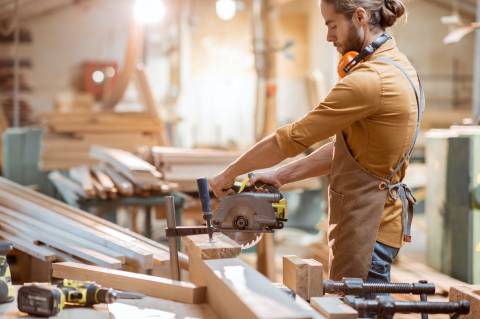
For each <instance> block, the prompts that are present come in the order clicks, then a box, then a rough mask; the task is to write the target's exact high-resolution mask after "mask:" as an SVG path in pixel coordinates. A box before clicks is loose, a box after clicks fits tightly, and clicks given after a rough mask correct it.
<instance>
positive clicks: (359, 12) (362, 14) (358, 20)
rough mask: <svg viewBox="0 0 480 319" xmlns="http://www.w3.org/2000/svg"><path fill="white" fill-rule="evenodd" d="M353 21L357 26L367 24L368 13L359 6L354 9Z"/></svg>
mask: <svg viewBox="0 0 480 319" xmlns="http://www.w3.org/2000/svg"><path fill="white" fill-rule="evenodd" d="M352 20H353V23H354V24H355V25H356V26H357V27H361V26H365V25H367V24H368V13H367V11H365V9H364V8H362V7H359V8H357V9H355V11H354V12H353V15H352Z"/></svg>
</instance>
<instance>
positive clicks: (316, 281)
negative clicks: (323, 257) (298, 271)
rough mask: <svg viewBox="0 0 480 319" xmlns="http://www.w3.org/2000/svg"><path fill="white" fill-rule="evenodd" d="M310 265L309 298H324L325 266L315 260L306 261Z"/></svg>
mask: <svg viewBox="0 0 480 319" xmlns="http://www.w3.org/2000/svg"><path fill="white" fill-rule="evenodd" d="M304 261H305V262H306V263H307V265H308V282H307V285H308V298H307V300H310V298H312V297H319V296H323V265H322V263H321V262H319V261H318V260H315V259H304Z"/></svg>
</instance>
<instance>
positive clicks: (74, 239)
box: [0, 206, 125, 264]
mask: <svg viewBox="0 0 480 319" xmlns="http://www.w3.org/2000/svg"><path fill="white" fill-rule="evenodd" d="M0 214H4V215H7V216H9V217H11V218H14V219H17V220H19V221H21V222H23V223H25V224H26V225H29V226H30V227H32V228H34V230H35V232H32V233H29V236H30V237H35V234H37V233H38V232H42V233H44V234H48V235H49V236H52V237H55V238H59V239H62V240H64V241H65V242H66V243H68V242H71V243H73V244H80V245H82V246H84V247H86V248H89V249H92V250H95V251H98V252H100V253H102V254H104V255H107V256H110V257H112V258H114V259H117V260H119V261H120V262H121V263H122V264H123V263H125V256H124V255H122V254H121V253H118V252H116V251H114V250H112V249H108V248H105V247H104V246H101V245H98V244H96V243H93V242H91V241H89V240H84V239H82V238H81V237H78V236H76V235H74V234H71V233H70V232H69V231H68V230H67V231H66V230H62V229H60V228H59V227H55V226H52V225H49V224H47V223H44V222H41V221H39V220H36V219H32V218H31V217H28V216H25V215H23V214H22V213H19V212H17V211H13V210H11V209H9V208H7V207H2V206H0ZM67 252H68V251H67Z"/></svg>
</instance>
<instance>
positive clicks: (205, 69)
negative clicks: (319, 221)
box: [25, 0, 474, 148]
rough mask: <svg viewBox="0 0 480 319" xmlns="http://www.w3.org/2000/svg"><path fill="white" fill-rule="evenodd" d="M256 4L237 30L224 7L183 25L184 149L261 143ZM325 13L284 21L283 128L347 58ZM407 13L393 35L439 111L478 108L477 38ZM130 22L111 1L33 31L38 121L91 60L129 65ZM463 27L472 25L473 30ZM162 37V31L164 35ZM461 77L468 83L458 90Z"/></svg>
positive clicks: (237, 21) (160, 83)
mask: <svg viewBox="0 0 480 319" xmlns="http://www.w3.org/2000/svg"><path fill="white" fill-rule="evenodd" d="M250 3H251V1H245V8H244V9H243V10H241V11H239V12H237V14H236V16H235V17H234V19H233V20H231V21H222V20H220V19H219V18H218V17H217V16H216V14H215V1H213V0H212V1H205V0H190V4H191V7H190V10H191V12H192V18H189V19H186V21H184V22H183V24H184V25H183V27H184V29H183V31H184V33H183V34H182V41H181V43H182V44H181V45H182V55H181V56H182V61H181V69H182V71H181V73H182V87H181V92H180V93H181V95H180V99H179V100H178V111H179V114H178V115H179V116H180V117H181V118H182V122H181V124H180V125H179V134H178V136H179V139H178V141H179V142H180V143H181V144H182V145H184V146H192V145H223V146H226V145H228V144H234V145H236V146H238V147H240V148H245V147H248V146H249V145H251V143H253V141H254V140H253V113H254V104H255V99H254V92H255V72H254V60H253V55H252V52H251V48H252V43H251V21H250V13H249V12H250V9H249V6H250ZM317 3H318V2H317V0H298V1H291V2H290V3H289V4H287V5H285V6H283V7H282V8H281V9H280V10H278V12H277V15H278V24H279V28H280V30H281V36H280V37H279V40H278V43H277V44H279V45H281V44H283V43H285V41H287V40H289V39H293V41H294V46H293V47H292V48H291V49H290V50H289V52H287V53H288V54H291V55H292V56H293V59H289V58H287V56H286V55H285V54H283V53H281V54H279V56H278V59H277V74H278V92H277V94H278V95H277V97H278V98H277V101H278V123H279V125H281V124H284V123H287V122H289V121H292V120H294V119H296V118H298V117H300V116H301V115H303V114H304V113H305V112H307V111H308V110H309V109H311V108H312V107H314V106H315V104H316V103H311V102H310V100H309V99H308V97H307V91H306V85H305V77H306V76H307V75H308V74H309V73H311V72H312V71H313V70H315V71H317V75H319V76H320V78H321V81H320V82H321V83H320V84H321V86H323V88H324V89H323V93H324V94H325V93H326V92H328V90H329V89H330V88H331V87H332V86H333V85H334V83H335V81H336V79H337V77H336V71H335V69H336V60H337V58H338V57H337V54H336V52H335V50H334V48H333V47H332V46H331V45H330V44H329V43H326V41H325V37H326V33H325V32H326V28H325V26H324V22H323V20H322V18H321V14H320V9H319V8H318V4H317ZM407 6H408V11H409V22H408V24H406V25H400V26H398V27H396V28H394V29H393V30H392V33H393V34H394V35H395V37H396V39H397V42H398V44H399V46H400V48H401V50H402V51H403V52H405V53H406V54H407V55H408V56H409V58H410V59H411V60H412V62H413V63H414V64H415V66H416V67H417V69H418V70H419V72H420V74H421V75H422V76H423V78H424V81H425V86H426V94H427V102H428V106H429V108H437V107H438V108H440V107H441V108H451V107H452V105H453V104H454V103H453V102H454V98H455V99H456V100H455V101H456V102H455V103H456V104H458V105H457V107H464V108H465V107H470V104H469V101H470V99H471V80H469V79H468V77H469V76H470V75H471V72H472V70H471V69H472V66H471V61H472V60H473V45H474V41H473V40H474V39H473V36H471V35H469V36H467V37H466V38H465V39H463V40H462V41H461V42H460V43H458V44H456V45H453V46H449V47H447V46H445V45H443V44H442V42H441V40H442V38H443V37H444V36H445V35H446V34H447V33H448V28H447V26H443V25H441V24H440V17H441V16H445V15H450V14H451V12H450V9H449V8H448V7H441V6H438V5H436V4H434V3H432V2H428V1H409V2H407ZM113 13H114V14H113ZM130 15H131V1H116V0H102V1H92V2H85V3H82V4H81V5H72V6H70V7H68V8H66V9H63V10H61V11H58V12H55V13H53V14H51V15H44V16H41V17H38V18H35V19H33V20H31V21H27V22H26V23H25V25H26V26H27V27H28V28H29V29H30V30H31V31H32V33H33V38H34V41H33V43H32V49H31V50H30V54H31V55H32V56H33V59H32V62H33V63H34V68H33V69H32V76H31V80H32V81H31V82H32V85H33V88H34V91H33V94H32V105H33V107H34V110H35V111H36V112H37V113H38V112H40V111H44V110H48V109H49V108H50V107H51V105H52V100H53V97H54V96H55V94H57V93H58V92H62V91H68V90H71V86H72V84H73V83H74V82H75V79H76V78H77V77H78V72H79V68H80V64H81V63H82V62H84V61H85V60H102V59H104V60H116V61H118V62H119V64H120V65H121V64H122V63H123V57H124V53H125V47H126V41H127V39H126V35H127V28H128V21H129V18H130ZM463 18H464V20H465V22H469V21H471V20H472V17H463ZM162 30H164V29H162V28H160V27H158V28H157V29H156V30H155V31H156V34H161V33H162V32H163V31H162ZM165 33H168V30H166V31H165ZM418 35H421V36H418ZM157 40H158V39H157ZM157 42H158V41H157ZM154 56H155V51H154V49H152V48H151V50H150V51H149V52H148V56H147V62H148V63H149V65H148V69H147V72H148V73H149V75H150V78H151V80H152V86H153V88H154V91H155V92H156V94H157V98H158V99H159V100H161V97H162V95H164V94H165V87H166V86H165V81H168V77H166V76H165V72H166V71H168V66H167V65H166V61H165V59H164V57H158V58H154ZM455 76H457V77H459V76H460V77H461V76H465V77H464V80H463V81H458V78H455ZM455 79H457V80H455ZM130 91H131V90H130ZM130 91H129V92H130ZM444 94H445V96H444ZM129 97H132V96H131V94H130V93H129V94H127V98H129ZM459 101H460V102H461V103H460V102H459ZM239 132H241V133H239Z"/></svg>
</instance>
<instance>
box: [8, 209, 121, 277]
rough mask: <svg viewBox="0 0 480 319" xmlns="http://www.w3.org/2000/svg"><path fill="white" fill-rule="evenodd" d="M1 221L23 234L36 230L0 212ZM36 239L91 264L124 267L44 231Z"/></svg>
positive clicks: (79, 245) (102, 255)
mask: <svg viewBox="0 0 480 319" xmlns="http://www.w3.org/2000/svg"><path fill="white" fill-rule="evenodd" d="M0 220H1V221H2V223H3V224H6V225H8V226H9V227H12V228H14V229H17V230H19V231H21V232H26V233H27V234H30V233H32V232H34V231H35V230H34V228H32V227H29V226H28V225H27V224H24V223H22V222H20V221H18V220H15V219H14V218H11V217H9V216H6V215H4V214H2V213H1V212H0ZM35 237H37V239H38V240H39V241H41V242H43V243H45V244H47V245H51V246H53V247H55V248H58V249H60V250H62V251H64V252H69V253H71V254H73V255H75V256H78V257H80V258H82V259H85V260H87V261H89V262H91V263H94V264H97V265H102V266H106V267H109V268H121V267H122V262H121V261H120V260H118V259H115V258H112V257H110V256H107V255H104V254H102V253H100V252H98V251H95V250H93V249H90V248H87V247H84V246H81V244H75V243H72V242H68V243H67V242H65V241H64V240H63V239H62V238H57V237H55V236H51V235H49V234H46V233H44V232H42V231H40V232H37V233H36V234H35Z"/></svg>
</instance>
